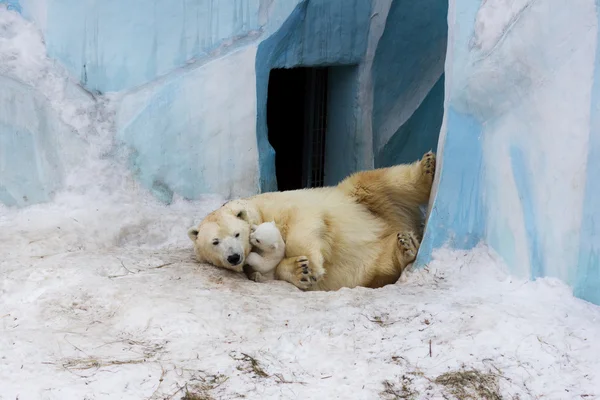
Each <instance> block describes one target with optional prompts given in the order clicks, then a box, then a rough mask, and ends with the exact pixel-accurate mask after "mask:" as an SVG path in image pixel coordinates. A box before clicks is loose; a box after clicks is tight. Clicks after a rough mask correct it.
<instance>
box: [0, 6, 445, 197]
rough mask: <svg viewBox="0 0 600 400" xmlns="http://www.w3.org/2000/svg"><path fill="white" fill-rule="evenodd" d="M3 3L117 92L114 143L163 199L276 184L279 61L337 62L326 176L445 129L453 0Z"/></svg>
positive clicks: (392, 157) (106, 94)
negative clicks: (271, 120)
mask: <svg viewBox="0 0 600 400" xmlns="http://www.w3.org/2000/svg"><path fill="white" fill-rule="evenodd" d="M0 3H5V4H8V6H9V9H12V10H15V11H18V12H19V13H20V14H21V15H23V16H24V17H26V18H27V19H28V20H30V21H33V22H34V23H35V26H36V28H37V29H38V30H39V31H40V34H41V35H43V38H44V43H45V46H46V48H45V51H47V54H48V56H49V57H50V59H51V60H57V61H58V62H59V63H60V65H61V66H62V67H64V68H66V70H67V71H68V72H69V73H70V75H71V77H72V78H73V79H74V80H75V81H77V82H78V83H79V85H81V87H83V88H85V90H86V91H88V92H89V93H90V95H91V96H92V97H93V98H94V99H98V100H99V101H104V100H105V99H107V98H108V99H110V102H111V104H112V105H113V106H114V109H115V110H116V117H115V118H114V121H112V123H113V124H114V126H113V128H114V131H115V132H114V135H115V139H116V140H115V143H116V144H117V145H119V146H122V147H123V148H124V149H125V150H126V151H128V152H129V157H128V160H129V161H128V166H129V168H130V170H131V172H132V173H133V175H134V176H135V177H136V179H137V180H138V181H139V182H141V183H142V184H143V185H144V186H145V187H146V188H147V189H148V190H150V191H151V192H152V193H153V194H154V195H155V196H156V197H157V198H159V199H161V200H162V201H163V202H166V203H169V202H171V201H172V199H173V196H175V195H179V196H182V197H184V198H186V199H197V198H198V197H199V196H201V195H203V194H207V193H218V194H221V195H224V196H226V197H238V196H248V195H251V194H255V193H257V192H259V191H269V190H276V188H277V186H276V181H275V171H274V153H273V149H272V147H271V145H270V144H269V142H268V139H267V127H266V96H267V86H268V78H269V71H270V70H271V69H272V68H280V67H285V68H290V67H295V66H323V65H327V66H331V67H332V68H331V72H330V88H329V89H330V90H329V108H330V110H331V112H330V113H329V116H328V118H329V120H328V126H329V127H330V129H329V130H328V135H329V136H328V137H329V139H328V145H327V149H326V152H327V164H326V167H327V176H326V180H327V183H328V184H335V183H337V182H338V181H339V180H341V179H342V178H344V177H345V176H346V175H348V174H349V173H351V172H354V171H356V170H362V169H368V168H372V167H373V166H374V165H383V164H385V163H388V164H390V163H391V164H393V163H398V162H403V161H406V160H408V159H410V158H417V157H419V155H420V154H419V153H422V152H423V151H424V150H425V149H429V148H432V147H434V144H435V142H436V141H437V135H438V132H439V125H440V124H441V111H442V96H440V88H441V86H442V84H443V79H442V78H441V75H442V73H443V60H444V53H445V41H446V32H447V29H446V21H445V14H446V8H447V5H446V4H447V3H446V2H445V0H427V3H426V4H424V6H423V7H415V6H414V5H413V4H412V3H411V2H408V1H405V0H310V1H308V0H278V1H273V0H224V1H216V0H179V1H174V2H161V1H158V0H133V1H128V2H122V1H117V0H107V1H102V2H98V1H91V0H84V1H80V0H76V1H75V0H10V1H9V2H8V3H7V0H0ZM424 27H428V29H424ZM411 38H420V39H419V40H418V41H414V40H412V39H411ZM398 40H399V42H397V41H398ZM397 43H399V44H400V45H397ZM407 54H410V56H409V57H407ZM398 76H399V77H402V78H401V79H399V80H398V82H396V83H394V81H395V78H396V77H398ZM434 86H435V87H437V88H438V89H437V91H435V90H433V88H434ZM430 93H431V95H430ZM432 115H434V116H435V117H434V118H431V116H432ZM5 117H6V118H7V119H9V120H10V119H11V118H13V117H12V116H11V115H9V114H7V115H6V116H5ZM416 129H420V130H423V131H424V133H423V134H419V132H418V131H417V130H416ZM9 130H10V129H9ZM425 131H426V132H425ZM49 135H50V136H51V135H53V133H52V132H51V133H49ZM388 143H390V145H388ZM407 143H408V145H407ZM399 147H402V148H401V149H400V148H399ZM407 149H408V150H407ZM44 151H46V150H44ZM34 153H35V156H34V157H38V156H40V155H41V154H43V152H35V151H34ZM34 153H32V154H34ZM382 154H385V155H384V156H382ZM58 158H59V159H60V158H61V156H60V155H59V156H58ZM30 172H31V173H35V171H30ZM2 179H3V178H2V176H0V181H1V180H2ZM44 179H46V180H47V181H48V185H46V186H48V187H49V188H50V187H51V188H52V189H51V190H46V192H48V193H51V192H53V191H54V190H55V188H58V187H60V186H61V185H60V184H59V183H58V182H59V181H60V179H59V178H58V175H57V174H54V175H52V177H50V178H44ZM31 182H32V183H31V185H37V186H40V184H35V183H34V181H31ZM25 185H29V183H25ZM24 190H25V189H23V191H24ZM27 190H29V189H27ZM16 196H17V197H19V193H17V194H16ZM50 197H51V196H50V195H45V196H41V197H40V199H46V200H47V199H49V198H50ZM13 203H14V201H12V200H11V204H13Z"/></svg>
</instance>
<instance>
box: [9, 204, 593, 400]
mask: <svg viewBox="0 0 600 400" xmlns="http://www.w3.org/2000/svg"><path fill="white" fill-rule="evenodd" d="M209 205H210V206H214V204H209V203H207V204H205V206H206V208H205V210H207V209H209V208H210V207H209ZM161 207H164V206H161ZM164 208H171V207H164ZM147 213H148V215H152V213H151V212H150V211H149V210H147ZM153 217H154V218H156V219H157V220H160V219H162V214H156V215H154V216H153ZM179 222H180V221H176V220H173V221H172V222H171V223H172V224H173V226H174V228H175V227H177V226H178V224H179ZM163 223H164V224H165V225H169V222H167V221H163ZM10 225H12V224H10ZM10 225H9V224H3V225H2V232H3V233H2V240H1V241H0V243H2V245H1V246H2V250H1V251H2V254H4V255H5V256H4V257H3V259H2V261H0V269H1V270H2V272H3V284H2V292H1V293H2V302H1V306H0V310H1V311H0V317H1V320H0V321H1V326H2V328H1V329H2V335H0V343H1V345H0V348H2V361H1V362H0V382H3V383H2V389H1V396H0V398H6V399H14V398H21V399H28V398H43V399H63V400H67V399H83V398H87V399H115V398H120V399H148V398H156V399H158V398H169V397H167V396H169V395H172V394H174V393H175V392H177V390H178V389H179V388H181V387H183V386H184V385H185V384H188V385H189V388H192V385H193V384H194V383H201V381H199V380H198V379H201V378H203V377H204V378H206V379H208V380H210V379H211V378H208V377H211V376H213V377H214V376H222V378H220V380H224V379H226V380H225V381H224V382H222V384H221V385H219V386H218V387H216V388H215V389H212V390H210V391H209V392H210V393H211V394H212V395H213V396H214V397H215V398H236V396H240V397H241V396H242V395H244V396H246V398H252V399H267V398H314V399H318V398H342V399H347V398H353V399H371V398H376V397H377V396H378V394H379V393H380V392H381V391H383V389H384V387H383V382H384V381H390V382H395V383H396V384H397V385H398V387H400V385H401V384H400V383H399V382H400V381H401V377H402V376H403V375H404V376H406V375H408V374H411V373H414V374H416V375H411V376H412V378H411V379H413V380H412V382H411V383H410V384H409V386H410V388H411V390H412V391H414V392H416V393H419V394H420V395H419V396H420V397H418V398H441V397H440V396H441V395H442V393H443V388H442V387H441V386H439V385H436V384H432V383H431V382H430V379H433V378H435V377H437V376H438V375H440V374H442V373H444V372H447V371H450V370H457V369H460V368H461V366H463V365H465V366H467V367H468V368H478V369H481V370H490V369H491V370H493V371H500V372H496V373H497V374H498V375H500V376H501V378H500V380H499V384H500V387H501V388H502V393H503V395H504V396H505V397H506V398H512V397H510V396H516V395H521V396H522V397H521V398H548V399H564V398H575V397H576V396H579V395H581V394H588V395H591V396H592V397H590V398H595V397H593V396H598V395H600V393H598V392H597V391H598V388H600V342H598V341H597V340H594V339H595V338H597V337H598V335H599V334H600V309H599V308H598V307H596V306H593V305H591V304H589V303H586V302H584V301H582V300H578V299H575V298H573V297H572V295H571V294H570V291H569V289H568V288H567V287H566V286H565V285H564V284H562V283H560V282H559V281H557V280H553V279H542V280H539V281H536V282H526V281H520V280H515V279H514V278H511V277H510V276H508V275H507V274H506V273H505V272H504V271H503V270H502V268H501V266H500V264H499V263H498V262H497V261H496V260H495V258H493V257H492V256H490V255H489V253H488V251H487V249H486V248H485V247H483V246H480V247H478V248H476V249H475V250H472V251H470V252H460V251H451V250H439V251H438V252H437V253H436V256H435V259H434V261H433V262H432V263H431V264H430V265H429V267H428V268H427V269H426V270H420V271H418V272H412V273H409V274H407V276H406V277H405V278H404V279H403V280H402V281H401V282H399V283H397V284H396V285H390V286H388V287H385V288H383V289H379V290H369V289H362V288H359V289H352V290H351V289H343V290H340V291H339V292H335V293H303V292H300V291H299V290H297V289H295V288H293V287H291V286H290V285H288V284H286V283H283V282H269V283H263V284H258V283H255V282H252V281H249V280H247V279H246V278H245V277H243V276H238V275H234V274H233V273H230V272H228V271H224V270H219V269H217V268H214V267H211V266H208V265H199V264H197V263H195V262H194V261H193V259H192V251H191V249H190V246H189V244H188V243H187V242H186V240H187V238H185V237H184V233H183V232H184V230H183V229H181V230H180V231H181V232H180V234H179V235H177V234H173V236H172V237H174V238H177V240H176V241H174V242H172V243H171V244H170V245H165V246H154V247H153V246H139V245H138V243H131V244H125V245H120V246H108V247H107V248H105V249H96V250H85V249H83V250H79V249H72V250H70V251H69V250H67V251H65V249H64V248H60V246H57V245H56V242H55V241H54V240H52V239H50V238H48V236H46V237H47V238H46V239H41V240H40V237H39V234H38V232H37V231H35V230H33V231H27V230H24V229H23V225H19V228H21V229H19V228H17V227H15V228H12V229H11V228H10ZM56 230H57V231H58V227H57V228H56ZM64 230H65V229H64V226H61V229H60V231H64ZM174 232H175V229H174ZM19 233H20V236H21V237H22V238H23V240H30V241H32V242H34V244H33V246H34V247H35V248H36V250H35V251H34V250H32V251H30V252H28V253H27V252H24V251H23V250H22V249H21V248H19V247H18V246H17V248H16V250H15V248H14V247H13V246H12V245H11V244H7V243H6V239H9V238H10V236H12V235H17V234H19ZM63 234H64V232H63ZM138 235H139V236H138V238H140V239H141V238H142V237H143V236H144V229H139V230H138ZM36 240H37V241H36ZM9 243H10V242H9ZM40 243H43V244H40ZM429 343H431V353H430V344H429ZM245 355H247V356H249V357H253V358H254V359H256V360H257V361H258V362H259V368H261V369H262V370H264V372H265V373H266V374H267V375H268V376H266V377H260V376H258V377H257V376H255V375H256V374H254V373H252V372H251V370H250V369H249V365H250V364H249V361H244V360H243V358H244V357H245ZM246 360H248V358H246ZM417 373H420V374H422V375H419V374H417ZM212 379H214V378H212ZM210 387H212V386H210ZM181 395H182V393H180V397H181ZM571 396H573V397H571ZM180 397H173V398H180Z"/></svg>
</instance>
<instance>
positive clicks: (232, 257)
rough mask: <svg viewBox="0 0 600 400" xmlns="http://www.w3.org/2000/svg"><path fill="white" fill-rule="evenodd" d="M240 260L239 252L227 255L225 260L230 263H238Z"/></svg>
mask: <svg viewBox="0 0 600 400" xmlns="http://www.w3.org/2000/svg"><path fill="white" fill-rule="evenodd" d="M241 260H242V256H240V255H239V254H232V255H230V256H228V257H227V262H228V263H229V264H231V265H238V264H239V263H240V261H241Z"/></svg>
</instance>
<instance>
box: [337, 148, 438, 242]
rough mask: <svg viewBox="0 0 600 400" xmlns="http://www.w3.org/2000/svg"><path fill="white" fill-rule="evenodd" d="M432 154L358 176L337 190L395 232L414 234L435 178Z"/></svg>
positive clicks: (349, 179) (347, 179) (346, 180)
mask: <svg viewBox="0 0 600 400" xmlns="http://www.w3.org/2000/svg"><path fill="white" fill-rule="evenodd" d="M435 164H436V160H435V154H433V153H432V152H428V153H426V154H425V155H424V156H423V158H422V159H421V160H420V161H416V162H414V163H412V164H402V165H396V166H393V167H388V168H378V169H374V170H370V171H362V172H357V173H355V174H353V175H351V176H349V177H348V178H346V179H345V180H343V181H342V182H341V183H340V184H339V188H340V189H341V190H342V191H344V192H345V193H346V194H347V195H348V196H349V197H351V198H353V199H354V200H355V201H356V202H357V203H360V204H362V205H364V206H365V207H367V209H368V210H369V211H370V212H372V213H373V214H375V215H378V216H379V217H380V218H382V219H383V220H384V221H386V223H388V224H389V225H390V226H392V227H393V228H394V229H395V230H398V231H404V230H408V229H412V230H414V231H417V230H418V228H419V225H420V224H421V219H422V215H421V210H420V208H419V207H420V206H421V205H424V204H426V203H427V202H428V201H429V195H430V194H431V186H432V184H433V178H434V174H435Z"/></svg>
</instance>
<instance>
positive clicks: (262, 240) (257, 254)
mask: <svg viewBox="0 0 600 400" xmlns="http://www.w3.org/2000/svg"><path fill="white" fill-rule="evenodd" d="M250 244H251V245H252V246H253V249H252V252H250V254H248V257H247V258H246V264H248V265H249V266H251V267H252V269H253V271H252V273H251V274H250V278H251V279H253V280H254V281H256V282H265V281H267V280H273V279H275V268H277V265H279V263H280V262H281V260H283V257H284V256H285V242H284V241H283V238H282V237H281V232H280V231H279V229H278V228H277V226H276V225H275V222H274V221H271V222H264V223H262V224H260V225H258V226H257V225H252V226H251V228H250Z"/></svg>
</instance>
